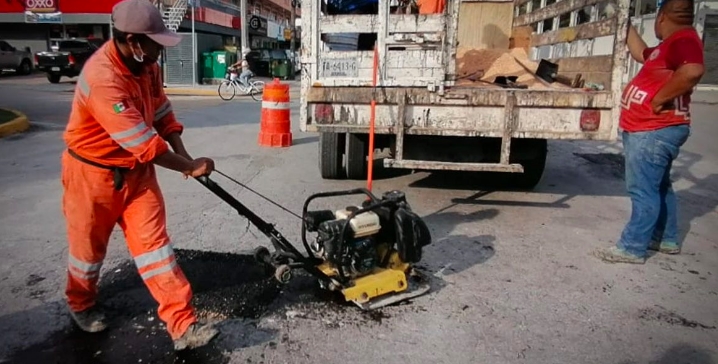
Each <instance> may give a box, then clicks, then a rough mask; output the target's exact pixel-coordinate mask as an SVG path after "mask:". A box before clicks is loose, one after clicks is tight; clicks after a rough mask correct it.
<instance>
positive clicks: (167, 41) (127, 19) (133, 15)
mask: <svg viewBox="0 0 718 364" xmlns="http://www.w3.org/2000/svg"><path fill="white" fill-rule="evenodd" d="M112 23H113V24H114V27H115V28H116V29H117V30H119V31H121V32H125V33H129V34H145V35H147V37H149V38H150V39H152V40H154V41H155V42H157V43H159V44H160V45H162V46H165V47H174V46H176V45H177V44H179V42H180V41H181V40H182V37H181V36H180V35H179V34H177V33H175V32H173V31H171V30H169V29H167V27H166V26H165V23H164V21H163V20H162V14H160V11H159V9H157V8H156V7H155V6H154V5H152V3H151V2H150V0H123V1H121V2H119V3H117V4H116V5H115V6H114V7H113V8H112Z"/></svg>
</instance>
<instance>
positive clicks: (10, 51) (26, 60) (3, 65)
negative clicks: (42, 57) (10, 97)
mask: <svg viewBox="0 0 718 364" xmlns="http://www.w3.org/2000/svg"><path fill="white" fill-rule="evenodd" d="M6 69H11V70H14V71H15V72H16V73H18V74H21V75H29V74H30V73H32V53H30V51H29V50H28V49H25V50H18V49H17V48H15V47H13V46H12V45H10V43H8V42H6V41H4V40H0V73H2V71H3V70H6Z"/></svg>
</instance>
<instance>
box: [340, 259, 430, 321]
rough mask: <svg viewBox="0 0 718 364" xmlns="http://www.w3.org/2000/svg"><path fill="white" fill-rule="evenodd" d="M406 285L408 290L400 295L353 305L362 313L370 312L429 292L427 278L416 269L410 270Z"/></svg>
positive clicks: (390, 295)
mask: <svg viewBox="0 0 718 364" xmlns="http://www.w3.org/2000/svg"><path fill="white" fill-rule="evenodd" d="M407 283H408V288H407V289H406V290H405V291H403V292H401V293H392V294H387V295H384V296H382V297H377V298H374V299H372V300H370V301H368V302H364V303H358V302H356V301H354V304H356V305H357V306H359V308H361V309H362V310H364V311H371V310H375V309H377V308H382V307H386V306H389V305H393V304H395V303H399V302H402V301H406V300H409V299H412V298H416V297H419V296H421V295H423V294H425V293H427V292H429V290H431V284H430V283H429V278H428V276H426V275H425V274H424V273H421V272H419V271H418V270H416V269H412V272H411V274H410V275H409V276H408V277H407Z"/></svg>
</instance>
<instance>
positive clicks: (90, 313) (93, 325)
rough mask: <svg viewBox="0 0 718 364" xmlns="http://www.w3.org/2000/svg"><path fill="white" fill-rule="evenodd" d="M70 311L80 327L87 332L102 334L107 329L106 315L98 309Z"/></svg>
mask: <svg viewBox="0 0 718 364" xmlns="http://www.w3.org/2000/svg"><path fill="white" fill-rule="evenodd" d="M69 311H70V316H71V317H72V319H73V320H74V321H75V323H76V324H77V326H78V327H80V329H81V330H82V331H85V332H100V331H103V330H105V329H106V328H107V324H106V323H105V314H104V313H103V312H102V310H100V309H99V308H97V307H94V306H93V307H90V308H88V309H86V310H84V311H79V312H75V311H72V310H71V309H70V310H69Z"/></svg>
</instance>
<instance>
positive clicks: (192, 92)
mask: <svg viewBox="0 0 718 364" xmlns="http://www.w3.org/2000/svg"><path fill="white" fill-rule="evenodd" d="M165 95H168V96H217V90H206V89H199V88H172V87H167V88H166V89H165ZM217 97H219V96H217Z"/></svg>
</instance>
